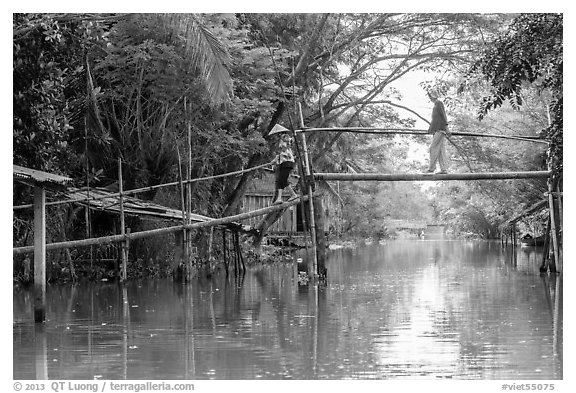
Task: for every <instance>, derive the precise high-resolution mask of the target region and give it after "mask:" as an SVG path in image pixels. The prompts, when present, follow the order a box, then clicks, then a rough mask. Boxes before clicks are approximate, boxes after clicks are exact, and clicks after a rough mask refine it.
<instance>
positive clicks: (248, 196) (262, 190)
mask: <svg viewBox="0 0 576 393" xmlns="http://www.w3.org/2000/svg"><path fill="white" fill-rule="evenodd" d="M290 183H291V184H292V185H293V187H295V188H296V184H297V177H296V176H291V178H290ZM317 186H318V188H319V190H317V191H320V192H321V194H322V201H323V209H324V211H323V214H324V223H325V228H324V231H325V232H329V231H334V232H336V229H337V228H338V223H337V220H338V218H339V217H340V216H341V215H340V214H338V211H340V210H339V209H340V208H341V202H340V199H339V197H338V195H337V194H336V192H335V191H334V190H332V188H331V187H330V186H328V184H327V183H326V182H323V181H320V182H317ZM297 192H298V191H297ZM273 198H274V173H271V172H267V173H264V174H262V175H261V176H260V177H257V178H254V179H252V182H251V184H250V186H249V187H248V190H247V191H246V193H245V194H244V200H243V206H242V212H243V213H246V212H250V211H254V210H258V209H262V208H265V207H268V206H270V205H271V204H272V202H273ZM287 198H288V192H287V191H284V194H283V199H284V200H285V201H286V200H287ZM308 203H309V202H308V201H305V202H303V203H301V204H298V205H294V206H291V207H289V208H288V209H286V211H285V212H284V214H283V215H282V217H280V219H279V220H278V221H276V222H275V223H274V225H272V226H271V227H270V228H269V229H268V234H270V235H276V236H281V235H298V234H302V233H303V232H304V220H303V219H302V212H303V209H302V204H304V206H303V207H304V211H306V212H308V211H309V209H310V208H309V206H308ZM261 219H262V218H261V217H254V218H251V219H249V220H246V221H244V222H243V224H246V225H249V226H251V227H257V226H258V223H259V222H260V220H261Z"/></svg>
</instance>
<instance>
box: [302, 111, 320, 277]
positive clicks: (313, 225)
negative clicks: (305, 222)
mask: <svg viewBox="0 0 576 393" xmlns="http://www.w3.org/2000/svg"><path fill="white" fill-rule="evenodd" d="M298 110H299V112H300V126H301V127H302V128H304V117H303V115H302V105H300V103H298ZM302 148H303V149H304V162H305V168H304V169H305V171H306V178H307V181H306V183H307V184H308V197H309V198H310V199H309V201H310V202H309V206H310V223H309V224H310V237H311V243H312V261H313V263H312V274H311V275H312V277H316V276H317V275H318V257H317V255H316V223H315V221H314V201H313V192H314V190H313V187H312V183H311V181H310V177H311V176H310V175H311V173H312V171H311V169H310V159H309V157H308V146H307V145H306V135H305V134H304V133H302Z"/></svg>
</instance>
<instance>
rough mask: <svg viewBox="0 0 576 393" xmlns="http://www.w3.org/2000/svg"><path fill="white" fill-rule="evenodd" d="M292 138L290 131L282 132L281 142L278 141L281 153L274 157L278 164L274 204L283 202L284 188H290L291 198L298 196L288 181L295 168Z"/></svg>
mask: <svg viewBox="0 0 576 393" xmlns="http://www.w3.org/2000/svg"><path fill="white" fill-rule="evenodd" d="M291 144H292V138H291V137H290V134H288V132H282V134H281V136H280V142H279V143H278V149H279V150H280V153H279V154H278V155H277V156H276V158H275V159H274V163H275V164H276V188H275V189H276V191H275V193H274V202H273V204H275V205H276V204H279V203H282V190H283V189H284V188H288V192H289V194H290V199H289V200H293V199H295V198H298V194H296V193H295V192H294V189H292V186H291V185H290V183H289V181H288V177H289V176H290V172H292V169H293V168H294V153H293V152H292V148H291Z"/></svg>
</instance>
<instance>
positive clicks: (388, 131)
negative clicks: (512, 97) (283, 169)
mask: <svg viewBox="0 0 576 393" xmlns="http://www.w3.org/2000/svg"><path fill="white" fill-rule="evenodd" d="M301 127H302V129H300V130H296V132H297V133H306V132H350V133H356V134H381V135H430V134H429V133H428V130H424V129H415V128H381V127H329V128H320V127H319V128H313V127H311V128H305V127H304V126H302V125H301ZM450 135H451V136H468V137H479V138H499V139H513V140H521V141H525V142H536V143H544V144H548V143H549V142H548V141H546V140H544V139H542V138H540V137H537V136H522V135H501V134H485V133H477V132H451V133H450Z"/></svg>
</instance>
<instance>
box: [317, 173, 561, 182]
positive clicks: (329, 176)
mask: <svg viewBox="0 0 576 393" xmlns="http://www.w3.org/2000/svg"><path fill="white" fill-rule="evenodd" d="M551 175H552V172H551V171H528V172H484V173H447V174H439V173H394V174H392V173H314V178H315V179H319V180H341V181H438V180H501V179H536V178H548V177H550V176H551Z"/></svg>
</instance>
